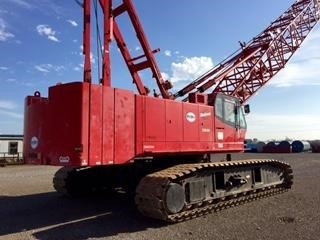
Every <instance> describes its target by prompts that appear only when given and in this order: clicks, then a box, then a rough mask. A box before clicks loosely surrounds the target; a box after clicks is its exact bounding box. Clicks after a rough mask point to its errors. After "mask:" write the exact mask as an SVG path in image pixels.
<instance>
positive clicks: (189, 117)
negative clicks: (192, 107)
mask: <svg viewBox="0 0 320 240" xmlns="http://www.w3.org/2000/svg"><path fill="white" fill-rule="evenodd" d="M186 119H187V121H188V122H191V123H193V122H195V121H196V115H195V114H194V113H193V112H187V114H186Z"/></svg>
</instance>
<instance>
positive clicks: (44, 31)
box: [37, 24, 60, 42]
mask: <svg viewBox="0 0 320 240" xmlns="http://www.w3.org/2000/svg"><path fill="white" fill-rule="evenodd" d="M37 32H38V33H39V35H40V36H46V37H47V38H48V39H49V40H51V41H54V42H60V40H59V39H58V38H57V37H56V36H55V35H56V31H54V30H53V29H52V28H51V27H50V26H48V25H44V24H41V25H38V26H37Z"/></svg>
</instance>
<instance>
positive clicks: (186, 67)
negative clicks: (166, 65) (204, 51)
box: [170, 56, 213, 83]
mask: <svg viewBox="0 0 320 240" xmlns="http://www.w3.org/2000/svg"><path fill="white" fill-rule="evenodd" d="M211 68H213V61H212V59H211V58H210V57H205V56H202V57H191V58H184V59H183V61H182V62H178V63H176V62H173V63H172V64H171V71H172V75H171V77H170V79H171V81H172V82H173V83H177V82H179V81H193V80H195V79H196V78H197V77H199V76H200V75H202V74H203V73H205V72H207V71H208V70H210V69H211Z"/></svg>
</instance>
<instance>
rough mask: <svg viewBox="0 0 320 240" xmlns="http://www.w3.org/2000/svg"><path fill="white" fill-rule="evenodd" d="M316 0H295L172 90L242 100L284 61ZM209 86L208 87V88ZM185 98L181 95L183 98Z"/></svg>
mask: <svg viewBox="0 0 320 240" xmlns="http://www.w3.org/2000/svg"><path fill="white" fill-rule="evenodd" d="M319 5H320V4H319V1H318V0H298V1H296V2H295V3H294V4H293V5H292V6H291V7H290V8H289V9H288V10H287V11H286V12H284V13H283V14H282V15H281V16H280V17H279V18H278V19H277V20H275V21H274V22H273V23H272V24H271V25H270V26H269V27H268V28H266V29H265V30H264V31H263V32H262V33H260V34H259V35H258V36H257V37H255V38H253V39H252V40H251V41H250V42H249V43H247V44H246V43H241V47H242V49H240V50H239V51H238V52H236V53H235V54H233V55H231V56H230V57H228V58H227V59H226V60H224V61H223V62H221V63H220V64H219V65H217V66H216V67H215V68H213V69H212V70H210V71H208V72H207V73H205V74H204V75H202V76H201V77H199V78H198V79H197V80H195V81H193V82H192V83H190V84H189V85H187V86H186V87H184V88H183V89H181V90H180V91H178V92H177V93H175V94H174V97H175V98H178V97H183V96H185V95H186V94H188V93H190V92H204V91H207V90H210V91H212V92H223V93H225V94H227V95H231V96H235V97H238V98H239V99H240V101H241V103H242V104H243V103H245V102H246V101H247V100H248V99H249V98H250V97H251V96H253V95H254V94H255V93H256V92H257V91H258V90H259V89H260V88H261V87H262V86H264V85H265V84H266V83H267V82H268V81H269V80H270V79H271V78H272V77H273V76H274V75H275V74H276V73H278V72H279V71H280V70H281V69H282V68H283V67H284V66H285V64H286V63H287V62H288V60H289V59H290V58H291V56H292V55H293V54H294V52H295V51H296V50H297V49H298V48H299V47H300V45H301V43H302V42H303V40H304V39H305V38H306V36H307V35H308V34H309V32H310V31H311V30H312V29H313V27H314V26H315V25H316V23H317V22H318V20H319V18H320V12H319V11H320V10H319ZM211 89H212V90H211ZM187 100H188V99H187V98H185V99H184V101H187Z"/></svg>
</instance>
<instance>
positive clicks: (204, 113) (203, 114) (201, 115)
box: [200, 112, 211, 118]
mask: <svg viewBox="0 0 320 240" xmlns="http://www.w3.org/2000/svg"><path fill="white" fill-rule="evenodd" d="M210 116H211V112H203V113H200V117H201V118H204V117H210Z"/></svg>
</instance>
